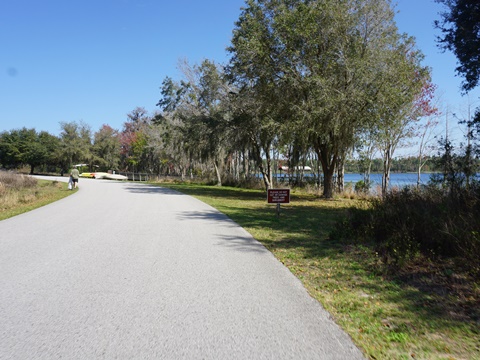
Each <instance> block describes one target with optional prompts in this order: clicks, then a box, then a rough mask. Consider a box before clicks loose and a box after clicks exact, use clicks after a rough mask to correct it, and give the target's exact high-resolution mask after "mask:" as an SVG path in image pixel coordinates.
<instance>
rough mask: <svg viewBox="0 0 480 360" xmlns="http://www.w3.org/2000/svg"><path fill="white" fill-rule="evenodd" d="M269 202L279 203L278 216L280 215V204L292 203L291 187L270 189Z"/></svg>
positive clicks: (268, 193) (268, 192) (268, 191)
mask: <svg viewBox="0 0 480 360" xmlns="http://www.w3.org/2000/svg"><path fill="white" fill-rule="evenodd" d="M267 202H268V203H269V204H277V217H279V216H280V204H289V203H290V189H268V190H267Z"/></svg>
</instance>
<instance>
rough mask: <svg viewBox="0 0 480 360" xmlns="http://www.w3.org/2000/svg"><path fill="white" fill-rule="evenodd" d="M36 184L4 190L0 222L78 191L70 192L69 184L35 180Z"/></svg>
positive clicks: (0, 207)
mask: <svg viewBox="0 0 480 360" xmlns="http://www.w3.org/2000/svg"><path fill="white" fill-rule="evenodd" d="M35 180H36V184H34V185H33V186H28V187H20V186H18V187H14V188H10V189H4V191H3V192H2V198H3V199H2V200H3V201H4V202H3V201H2V203H1V204H0V221H1V220H6V219H8V218H11V217H13V216H16V215H20V214H23V213H26V212H28V211H31V210H34V209H37V208H39V207H42V206H45V205H48V204H50V203H52V202H55V201H57V200H60V199H63V198H65V197H67V196H69V195H72V194H73V193H75V192H77V191H78V190H73V191H70V190H68V184H67V183H66V182H61V181H57V180H41V179H35Z"/></svg>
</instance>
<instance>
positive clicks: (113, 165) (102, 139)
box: [92, 124, 120, 171]
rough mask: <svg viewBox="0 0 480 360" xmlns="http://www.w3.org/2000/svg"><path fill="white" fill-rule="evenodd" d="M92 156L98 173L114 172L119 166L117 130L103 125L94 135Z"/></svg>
mask: <svg viewBox="0 0 480 360" xmlns="http://www.w3.org/2000/svg"><path fill="white" fill-rule="evenodd" d="M92 154H93V155H94V158H93V162H94V163H95V164H96V165H97V166H98V170H99V171H107V170H115V169H118V167H119V165H120V139H119V133H118V131H117V130H114V129H113V128H112V127H111V126H109V125H105V124H104V125H103V126H102V127H101V128H100V130H98V131H97V132H96V133H95V134H94V140H93V146H92Z"/></svg>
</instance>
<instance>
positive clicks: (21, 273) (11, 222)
mask: <svg viewBox="0 0 480 360" xmlns="http://www.w3.org/2000/svg"><path fill="white" fill-rule="evenodd" d="M61 180H62V181H66V180H67V179H66V178H62V179H61ZM362 358H363V356H362V354H361V352H360V351H359V350H358V349H357V348H356V347H355V345H354V344H353V343H352V341H351V339H350V338H349V337H348V336H347V335H346V334H345V333H344V332H343V331H342V330H341V329H340V328H339V327H338V326H337V325H336V324H335V323H334V322H333V321H332V319H331V317H330V316H329V314H328V313H327V312H326V311H325V310H324V309H323V308H322V307H321V305H320V304H319V303H318V302H317V301H316V300H314V299H312V298H311V297H310V296H309V295H308V293H307V292H306V290H305V289H304V287H303V286H302V284H301V283H300V281H299V280H298V279H297V278H295V276H293V275H292V274H291V273H290V271H289V270H288V269H287V268H286V267H285V266H283V265H282V264H281V263H280V262H279V261H277V260H276V259H275V258H274V257H273V255H272V254H271V253H270V252H269V251H267V250H266V249H265V248H264V247H263V246H262V245H261V244H260V243H259V242H257V241H256V240H254V239H253V238H252V237H251V235H249V234H248V233H247V232H246V231H245V230H244V229H242V228H241V227H240V226H238V225H237V224H236V223H234V222H233V221H231V220H230V219H229V218H227V217H226V216H225V215H223V214H221V213H219V212H218V211H216V210H215V209H213V208H212V207H210V206H208V205H206V204H204V203H202V202H200V201H198V200H196V199H194V198H192V197H190V196H187V195H183V194H180V193H178V192H175V191H172V190H169V189H165V188H160V187H155V186H151V185H147V184H140V183H131V182H117V181H110V180H95V179H80V182H79V191H78V192H76V193H75V194H73V195H71V196H69V197H67V198H64V199H62V200H60V201H57V202H55V203H52V204H50V205H47V206H44V207H41V208H39V209H36V210H33V211H31V212H28V213H25V214H22V215H19V216H16V217H13V218H10V219H7V220H3V221H0V359H2V360H3V359H19V360H26V359H69V360H73V359H250V360H251V359H276V360H279V359H362Z"/></svg>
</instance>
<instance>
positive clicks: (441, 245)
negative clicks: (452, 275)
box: [338, 185, 480, 273]
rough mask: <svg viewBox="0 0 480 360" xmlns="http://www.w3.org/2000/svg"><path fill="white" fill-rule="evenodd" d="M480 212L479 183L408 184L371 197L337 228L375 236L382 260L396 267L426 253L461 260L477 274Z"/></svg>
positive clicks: (354, 234)
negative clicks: (451, 186)
mask: <svg viewBox="0 0 480 360" xmlns="http://www.w3.org/2000/svg"><path fill="white" fill-rule="evenodd" d="M479 216H480V187H479V186H478V185H477V186H474V187H472V188H470V189H468V190H467V189H465V188H457V190H456V191H455V192H451V191H444V190H443V189H441V188H439V187H437V186H435V185H430V186H427V187H424V188H422V189H418V188H408V187H407V188H404V189H402V190H400V191H392V192H389V193H387V194H386V196H385V197H384V198H382V199H379V198H376V199H373V200H371V206H370V208H369V209H367V210H361V211H359V210H354V211H351V212H350V215H349V217H348V221H347V222H346V223H342V224H341V227H342V229H338V231H341V232H343V234H344V236H347V237H351V238H357V239H362V240H363V241H366V242H367V243H368V242H370V241H373V242H374V243H375V247H376V251H377V252H378V253H379V254H380V256H381V258H382V260H383V262H384V263H385V264H386V265H389V266H393V267H395V268H397V267H399V266H403V265H405V264H406V263H409V262H412V261H413V260H415V259H416V258H417V257H418V256H419V255H422V256H423V257H424V258H427V259H431V260H437V259H439V258H453V259H461V261H463V262H464V264H468V266H469V268H470V269H471V271H472V272H474V273H478V272H479V271H480V262H479V259H478V256H477V255H478V252H479V251H480V236H479V234H480V226H479V225H480V224H479V223H478V221H477V220H476V219H478V218H479ZM339 226H340V225H339Z"/></svg>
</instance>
